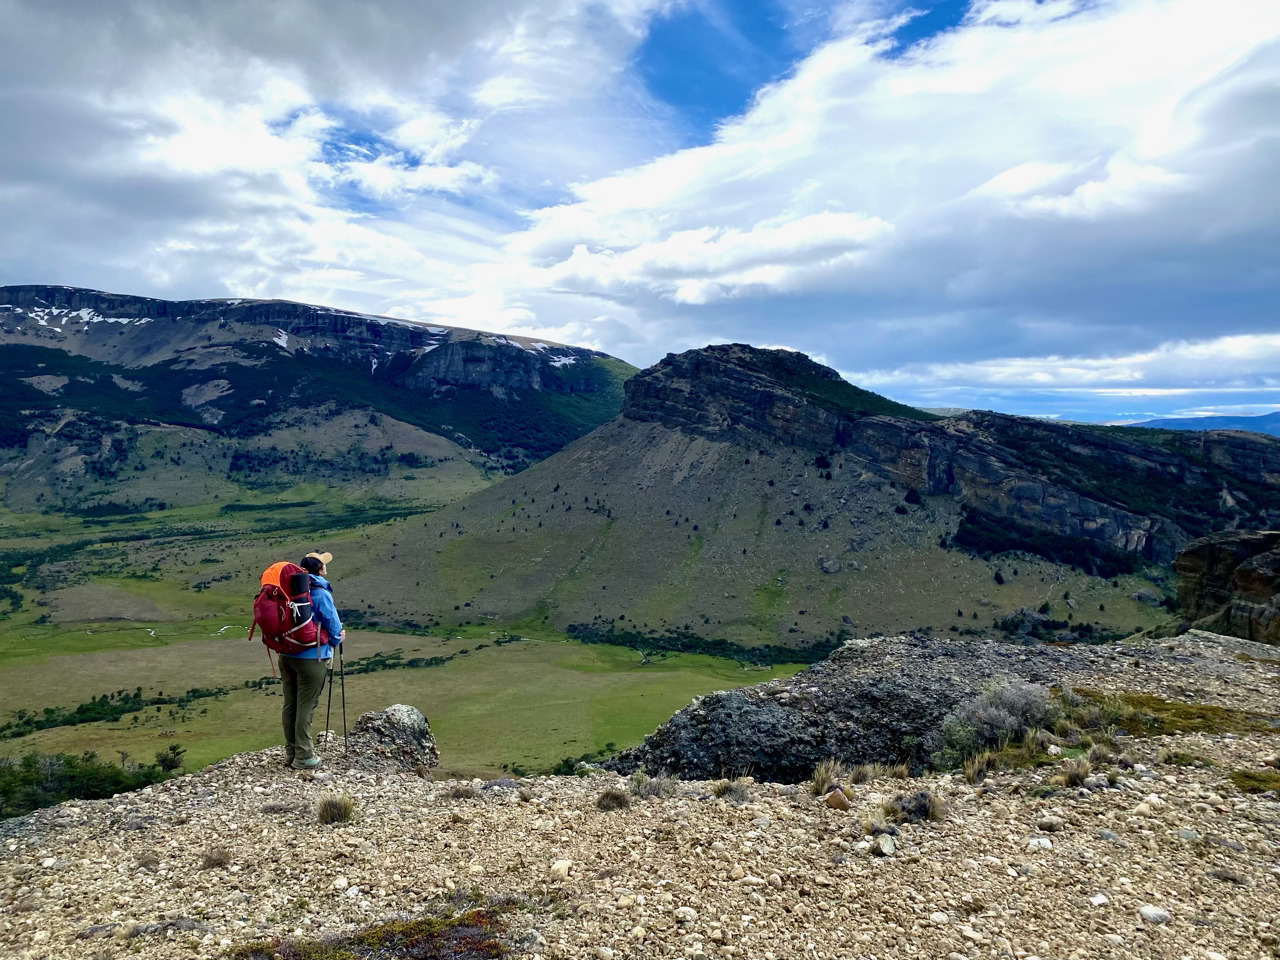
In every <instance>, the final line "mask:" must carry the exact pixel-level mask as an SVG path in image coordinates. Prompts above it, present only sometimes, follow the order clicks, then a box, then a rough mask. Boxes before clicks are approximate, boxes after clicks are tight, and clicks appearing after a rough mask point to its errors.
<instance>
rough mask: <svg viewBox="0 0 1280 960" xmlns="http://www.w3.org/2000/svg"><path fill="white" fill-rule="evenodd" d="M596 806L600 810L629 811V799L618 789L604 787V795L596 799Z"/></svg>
mask: <svg viewBox="0 0 1280 960" xmlns="http://www.w3.org/2000/svg"><path fill="white" fill-rule="evenodd" d="M596 806H597V807H599V808H600V809H601V810H629V809H630V808H631V797H629V796H628V795H627V791H625V790H621V789H619V788H618V787H606V788H605V791H604V793H602V794H600V796H598V797H597V798H596Z"/></svg>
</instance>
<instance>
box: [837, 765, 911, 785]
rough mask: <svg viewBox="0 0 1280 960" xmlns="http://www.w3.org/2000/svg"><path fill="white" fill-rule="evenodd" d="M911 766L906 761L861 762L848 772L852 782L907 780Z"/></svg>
mask: <svg viewBox="0 0 1280 960" xmlns="http://www.w3.org/2000/svg"><path fill="white" fill-rule="evenodd" d="M910 776H911V767H910V766H908V765H907V764H905V763H892V764H884V763H860V764H858V765H857V766H856V767H853V768H852V769H850V770H849V772H848V778H849V782H850V783H871V782H872V781H873V780H906V779H908V778H909V777H910Z"/></svg>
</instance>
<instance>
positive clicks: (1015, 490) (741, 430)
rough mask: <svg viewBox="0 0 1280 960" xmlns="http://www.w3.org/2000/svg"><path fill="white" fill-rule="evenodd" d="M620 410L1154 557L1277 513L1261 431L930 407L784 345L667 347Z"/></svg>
mask: <svg viewBox="0 0 1280 960" xmlns="http://www.w3.org/2000/svg"><path fill="white" fill-rule="evenodd" d="M623 416H624V417H627V418H630V419H632V420H638V421H646V422H658V423H662V424H664V425H667V426H670V427H675V428H679V429H682V430H685V431H688V432H691V433H694V434H698V435H700V436H705V437H708V438H710V439H719V440H725V439H729V440H733V441H736V442H738V443H740V444H743V445H747V446H749V445H751V444H753V443H755V442H757V441H759V440H760V439H762V438H765V439H768V440H771V441H774V442H777V441H782V442H786V443H790V444H794V445H797V446H802V447H808V448H810V449H812V450H814V451H832V450H839V451H841V452H842V453H843V454H845V455H846V456H848V455H852V456H853V457H855V458H857V459H858V460H859V461H860V462H861V463H862V464H863V466H864V469H866V470H867V471H868V472H870V473H872V474H874V475H876V476H879V477H882V478H883V479H886V480H892V481H894V482H896V483H899V484H904V485H906V486H908V487H911V488H915V489H916V490H918V491H919V492H921V493H929V494H935V495H936V494H946V495H951V496H954V497H956V498H957V499H958V500H959V501H960V502H961V503H962V504H964V506H966V507H968V508H971V509H973V510H976V511H979V512H981V513H982V514H984V515H986V516H988V517H991V518H994V519H997V520H1013V521H1017V522H1019V523H1022V524H1026V525H1028V526H1031V527H1033V528H1035V529H1038V530H1042V531H1045V532H1048V533H1051V534H1053V535H1056V536H1063V537H1069V538H1076V539H1083V540H1089V541H1094V542H1096V543H1099V544H1101V545H1103V546H1105V547H1106V548H1109V549H1112V550H1115V551H1120V552H1123V553H1130V554H1137V555H1139V556H1141V557H1143V558H1145V559H1147V560H1151V561H1154V562H1157V563H1170V562H1172V560H1173V558H1174V557H1175V556H1176V554H1177V552H1178V550H1179V549H1180V548H1181V547H1182V546H1183V545H1184V544H1185V543H1186V542H1187V541H1188V540H1189V539H1191V538H1192V537H1193V536H1195V535H1197V534H1201V533H1205V532H1208V531H1209V530H1211V529H1214V528H1215V527H1216V526H1225V525H1229V524H1231V523H1233V522H1239V521H1240V520H1241V519H1242V518H1241V517H1240V516H1239V515H1240V514H1241V513H1243V512H1247V513H1250V515H1252V516H1263V517H1265V516H1269V515H1272V514H1274V515H1275V516H1277V518H1278V519H1280V441H1276V440H1274V439H1272V438H1269V437H1263V436H1260V435H1252V434H1244V433H1215V432H1206V433H1197V434H1188V435H1185V436H1183V435H1179V436H1177V437H1176V438H1175V439H1174V440H1171V441H1168V446H1160V445H1157V444H1156V443H1155V442H1153V436H1152V435H1151V434H1148V433H1145V432H1142V431H1118V430H1107V429H1102V428H1091V427H1083V426H1075V425H1067V424H1056V423H1049V422H1045V421H1039V420H1031V419H1027V418H1022V417H1012V416H1005V415H1001V414H996V413H968V414H964V415H962V416H958V417H953V418H950V419H946V420H939V419H937V418H934V417H931V416H929V415H927V414H924V413H922V412H920V411H917V410H913V409H912V408H909V407H904V406H902V405H900V404H895V403H892V402H891V401H888V400H886V399H885V398H883V397H879V396H877V395H875V394H872V393H868V392H866V391H861V390H858V389H857V388H854V387H852V386H850V385H849V384H845V383H844V382H843V381H841V380H840V378H839V376H838V374H836V372H835V371H834V370H830V369H828V368H826V367H823V366H821V365H820V364H817V363H814V362H813V361H811V360H809V359H808V358H807V357H804V356H802V355H799V354H794V353H790V352H787V351H776V350H758V349H755V348H752V347H748V346H744V345H742V344H730V345H725V346H718V347H708V348H706V349H704V350H694V351H690V352H688V353H684V354H680V355H678V356H676V355H669V356H668V357H667V358H666V359H665V360H663V361H662V362H660V363H659V364H657V365H656V366H654V367H652V368H650V369H649V370H646V371H645V372H644V373H642V374H640V375H638V376H636V377H634V378H632V379H631V380H630V381H629V382H628V383H627V385H626V401H625V403H624V406H623ZM1161 439H1163V438H1161ZM1232 491H1238V494H1239V495H1237V493H1233V492H1232ZM1242 505H1244V506H1242Z"/></svg>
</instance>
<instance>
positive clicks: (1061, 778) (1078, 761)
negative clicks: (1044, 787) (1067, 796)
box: [1049, 757, 1093, 787]
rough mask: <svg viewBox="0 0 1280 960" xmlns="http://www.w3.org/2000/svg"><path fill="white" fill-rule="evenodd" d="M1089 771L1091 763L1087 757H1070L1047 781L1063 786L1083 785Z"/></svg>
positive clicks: (1090, 770)
mask: <svg viewBox="0 0 1280 960" xmlns="http://www.w3.org/2000/svg"><path fill="white" fill-rule="evenodd" d="M1091 773H1093V765H1092V764H1091V763H1089V758H1088V757H1072V758H1071V759H1069V760H1066V761H1064V762H1063V764H1062V769H1061V770H1060V771H1059V772H1058V773H1057V774H1055V775H1054V776H1053V777H1052V778H1051V779H1050V781H1049V782H1050V783H1056V784H1059V785H1061V786H1064V787H1080V786H1083V785H1084V779H1085V777H1087V776H1089V774H1091Z"/></svg>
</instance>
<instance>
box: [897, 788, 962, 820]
mask: <svg viewBox="0 0 1280 960" xmlns="http://www.w3.org/2000/svg"><path fill="white" fill-rule="evenodd" d="M881 810H882V812H883V813H884V817H885V819H886V820H888V821H890V822H891V823H920V822H921V821H924V820H932V821H935V822H936V821H939V820H944V819H946V816H947V805H946V804H945V803H944V802H943V800H942V798H941V797H940V796H938V795H937V794H936V793H934V792H933V791H932V790H918V791H916V792H915V793H900V794H898V795H897V796H896V797H894V798H893V799H892V800H890V801H888V802H887V803H885V804H884V805H883V807H882V808H881Z"/></svg>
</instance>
